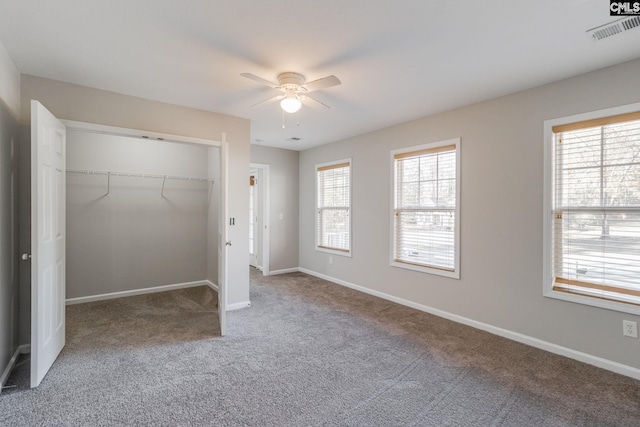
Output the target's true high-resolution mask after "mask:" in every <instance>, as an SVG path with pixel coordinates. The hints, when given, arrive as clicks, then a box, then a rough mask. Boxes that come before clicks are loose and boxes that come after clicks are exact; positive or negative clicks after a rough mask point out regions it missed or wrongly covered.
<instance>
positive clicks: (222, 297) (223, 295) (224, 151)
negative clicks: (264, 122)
mask: <svg viewBox="0 0 640 427" xmlns="http://www.w3.org/2000/svg"><path fill="white" fill-rule="evenodd" d="M228 156H229V146H228V144H227V142H226V137H225V135H224V134H222V146H221V147H220V214H219V226H218V316H219V320H220V334H221V335H222V336H224V335H226V333H227V251H228V250H229V249H228V248H229V246H231V241H229V240H228V239H229V212H228V208H227V207H228V194H229V191H228V179H227V175H228V173H229V160H228Z"/></svg>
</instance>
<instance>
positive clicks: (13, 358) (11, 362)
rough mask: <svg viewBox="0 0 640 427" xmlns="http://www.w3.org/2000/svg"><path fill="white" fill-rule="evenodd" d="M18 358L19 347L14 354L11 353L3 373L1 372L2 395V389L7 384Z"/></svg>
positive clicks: (0, 386)
mask: <svg viewBox="0 0 640 427" xmlns="http://www.w3.org/2000/svg"><path fill="white" fill-rule="evenodd" d="M18 356H20V347H18V348H16V351H15V353H13V356H11V359H9V363H7V366H6V367H5V368H4V371H2V376H0V393H2V387H4V385H5V384H6V383H7V380H8V379H9V375H11V371H12V370H13V367H14V366H15V364H16V360H18Z"/></svg>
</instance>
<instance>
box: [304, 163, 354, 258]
mask: <svg viewBox="0 0 640 427" xmlns="http://www.w3.org/2000/svg"><path fill="white" fill-rule="evenodd" d="M341 163H349V250H348V251H344V250H342V251H341V250H339V249H332V248H324V247H321V246H320V242H319V241H318V209H319V207H318V169H319V168H322V167H325V166H333V165H339V164H341ZM314 174H315V191H314V193H313V194H314V195H315V199H316V202H315V206H316V209H315V212H314V218H313V222H314V232H315V242H316V244H315V247H314V249H315V250H316V251H318V252H327V253H330V254H333V255H339V256H343V257H348V258H351V256H352V255H351V253H352V252H353V159H352V158H351V157H348V158H346V159H341V160H335V161H331V162H325V163H318V164H316V165H315V168H314Z"/></svg>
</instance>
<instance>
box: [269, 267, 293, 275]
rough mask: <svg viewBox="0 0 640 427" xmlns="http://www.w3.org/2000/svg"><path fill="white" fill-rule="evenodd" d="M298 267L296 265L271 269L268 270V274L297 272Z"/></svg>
mask: <svg viewBox="0 0 640 427" xmlns="http://www.w3.org/2000/svg"><path fill="white" fill-rule="evenodd" d="M299 271H300V269H299V268H298V267H294V268H284V269H282V270H271V271H270V272H269V276H277V275H278V274H287V273H297V272H299Z"/></svg>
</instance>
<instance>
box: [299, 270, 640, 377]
mask: <svg viewBox="0 0 640 427" xmlns="http://www.w3.org/2000/svg"><path fill="white" fill-rule="evenodd" d="M298 270H299V271H300V272H302V273H306V274H309V275H311V276H315V277H318V278H320V279H324V280H327V281H329V282H333V283H336V284H338V285H342V286H345V287H347V288H351V289H354V290H356V291H360V292H364V293H366V294H369V295H373V296H376V297H379V298H382V299H386V300H388V301H393V302H395V303H398V304H402V305H404V306H407V307H411V308H415V309H416V310H420V311H424V312H425V313H429V314H433V315H435V316H438V317H442V318H444V319H448V320H451V321H453V322H456V323H461V324H463V325H467V326H471V327H472V328H476V329H480V330H482V331H485V332H489V333H491V334H494V335H498V336H501V337H503V338H507V339H510V340H513V341H517V342H519V343H522V344H526V345H530V346H532V347H536V348H539V349H541V350H545V351H548V352H550V353H554V354H559V355H560V356H565V357H568V358H570V359H574V360H577V361H579V362H583V363H587V364H589V365H593V366H597V367H598V368H602V369H606V370H608V371H611V372H615V373H617V374H621V375H625V376H628V377H631V378H635V379H637V380H640V369H638V368H635V367H633V366H628V365H623V364H622V363H618V362H614V361H611V360H608V359H603V358H601V357H598V356H593V355H591V354H587V353H583V352H581V351H577V350H573V349H570V348H567V347H563V346H560V345H557V344H553V343H550V342H548V341H543V340H541V339H538V338H534V337H530V336H528V335H524V334H521V333H518V332H514V331H510V330H508V329H503V328H499V327H497V326H493V325H489V324H487V323H482V322H478V321H477V320H473V319H469V318H467V317H463V316H459V315H457V314H453V313H449V312H446V311H442V310H439V309H437V308H433V307H429V306H426V305H422V304H419V303H416V302H413V301H409V300H406V299H403V298H399V297H396V296H393V295H389V294H386V293H384V292H380V291H375V290H372V289H369V288H365V287H364V286H360V285H356V284H354V283H350V282H347V281H344V280H340V279H336V278H335V277H331V276H327V275H325V274H321V273H317V272H315V271H312V270H308V269H306V268H299V269H298Z"/></svg>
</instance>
